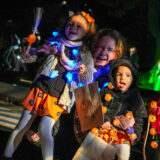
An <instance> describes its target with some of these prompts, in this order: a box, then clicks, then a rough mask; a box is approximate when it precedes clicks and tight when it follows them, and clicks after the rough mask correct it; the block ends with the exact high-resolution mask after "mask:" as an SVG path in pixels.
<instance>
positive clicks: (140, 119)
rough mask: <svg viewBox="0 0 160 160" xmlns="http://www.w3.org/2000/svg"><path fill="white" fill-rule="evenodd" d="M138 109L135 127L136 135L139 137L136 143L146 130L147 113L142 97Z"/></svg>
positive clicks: (135, 115)
mask: <svg viewBox="0 0 160 160" xmlns="http://www.w3.org/2000/svg"><path fill="white" fill-rule="evenodd" d="M139 102H140V103H139V104H137V105H138V108H137V109H136V111H135V114H134V118H135V125H134V133H135V134H136V135H137V139H136V141H139V140H140V138H141V134H142V131H143V130H144V128H143V127H144V119H145V118H147V111H146V108H145V106H144V103H143V100H142V98H141V97H140V99H139Z"/></svg>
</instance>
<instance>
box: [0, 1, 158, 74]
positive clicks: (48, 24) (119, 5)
mask: <svg viewBox="0 0 160 160" xmlns="http://www.w3.org/2000/svg"><path fill="white" fill-rule="evenodd" d="M66 2H67V3H66V5H63V1H62V0H32V1H23V0H14V1H8V0H7V1H5V3H4V4H1V6H0V19H1V21H0V30H1V32H3V30H4V27H5V24H6V21H7V20H9V19H12V20H13V24H14V30H15V32H16V33H17V34H18V35H19V36H20V37H25V36H28V34H29V33H31V31H32V26H33V24H34V12H33V10H34V8H35V7H43V9H44V12H43V17H42V20H41V23H40V25H39V28H38V29H39V32H40V33H41V36H42V38H43V40H44V39H46V38H49V37H50V36H51V31H52V30H54V29H56V28H57V27H58V26H59V25H60V23H61V20H62V19H63V18H64V17H65V16H66V15H67V14H68V11H69V10H72V11H77V10H84V11H86V12H89V13H90V14H91V15H92V16H93V17H94V18H95V20H96V24H97V29H100V28H103V27H110V28H113V29H116V30H118V31H119V32H121V33H122V34H123V35H124V37H125V38H126V40H127V42H128V45H129V47H136V49H137V53H138V56H139V61H138V62H139V64H140V69H141V71H143V72H145V71H148V70H149V69H151V67H152V66H153V65H154V64H155V62H156V59H157V55H156V54H157V53H155V52H156V51H155V50H156V49H155V48H156V40H155V37H154V36H153V35H152V34H151V31H150V28H149V24H148V23H149V22H148V19H149V17H148V14H149V12H148V10H149V8H150V7H151V6H150V3H158V4H159V1H158V0H68V1H66ZM149 2H150V3H149ZM156 10H157V11H156V13H157V14H156V17H157V18H158V19H159V17H160V14H159V11H160V9H159V8H158V7H157V8H156ZM154 55H155V56H154Z"/></svg>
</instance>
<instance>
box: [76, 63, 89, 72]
mask: <svg viewBox="0 0 160 160" xmlns="http://www.w3.org/2000/svg"><path fill="white" fill-rule="evenodd" d="M86 71H87V68H86V66H85V65H84V64H81V65H80V70H79V72H78V74H84V73H85V72H86Z"/></svg>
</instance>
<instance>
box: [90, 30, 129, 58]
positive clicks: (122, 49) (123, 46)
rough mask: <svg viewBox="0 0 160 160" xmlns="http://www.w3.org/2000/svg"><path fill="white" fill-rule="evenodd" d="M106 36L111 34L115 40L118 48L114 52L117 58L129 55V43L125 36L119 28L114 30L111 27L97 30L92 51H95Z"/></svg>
mask: <svg viewBox="0 0 160 160" xmlns="http://www.w3.org/2000/svg"><path fill="white" fill-rule="evenodd" d="M104 36H110V37H112V38H113V39H114V40H115V42H116V48H115V50H114V52H115V53H116V57H115V58H116V59H117V58H120V57H122V56H123V55H127V43H126V40H125V38H124V37H123V35H122V34H121V33H119V32H118V31H117V30H113V29H110V28H104V29H100V30H99V31H97V33H96V34H95V36H94V38H93V43H92V53H94V51H95V49H96V48H97V45H98V42H99V41H100V39H101V38H102V37H104Z"/></svg>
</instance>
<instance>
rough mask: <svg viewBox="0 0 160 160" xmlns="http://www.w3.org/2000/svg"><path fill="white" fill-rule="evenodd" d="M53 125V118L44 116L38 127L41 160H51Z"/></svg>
mask: <svg viewBox="0 0 160 160" xmlns="http://www.w3.org/2000/svg"><path fill="white" fill-rule="evenodd" d="M54 124H55V120H54V119H53V118H51V117H49V116H44V117H42V120H41V122H40V125H39V135H40V140H41V147H42V156H43V160H53V150H54V139H53V136H52V128H53V125H54Z"/></svg>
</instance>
